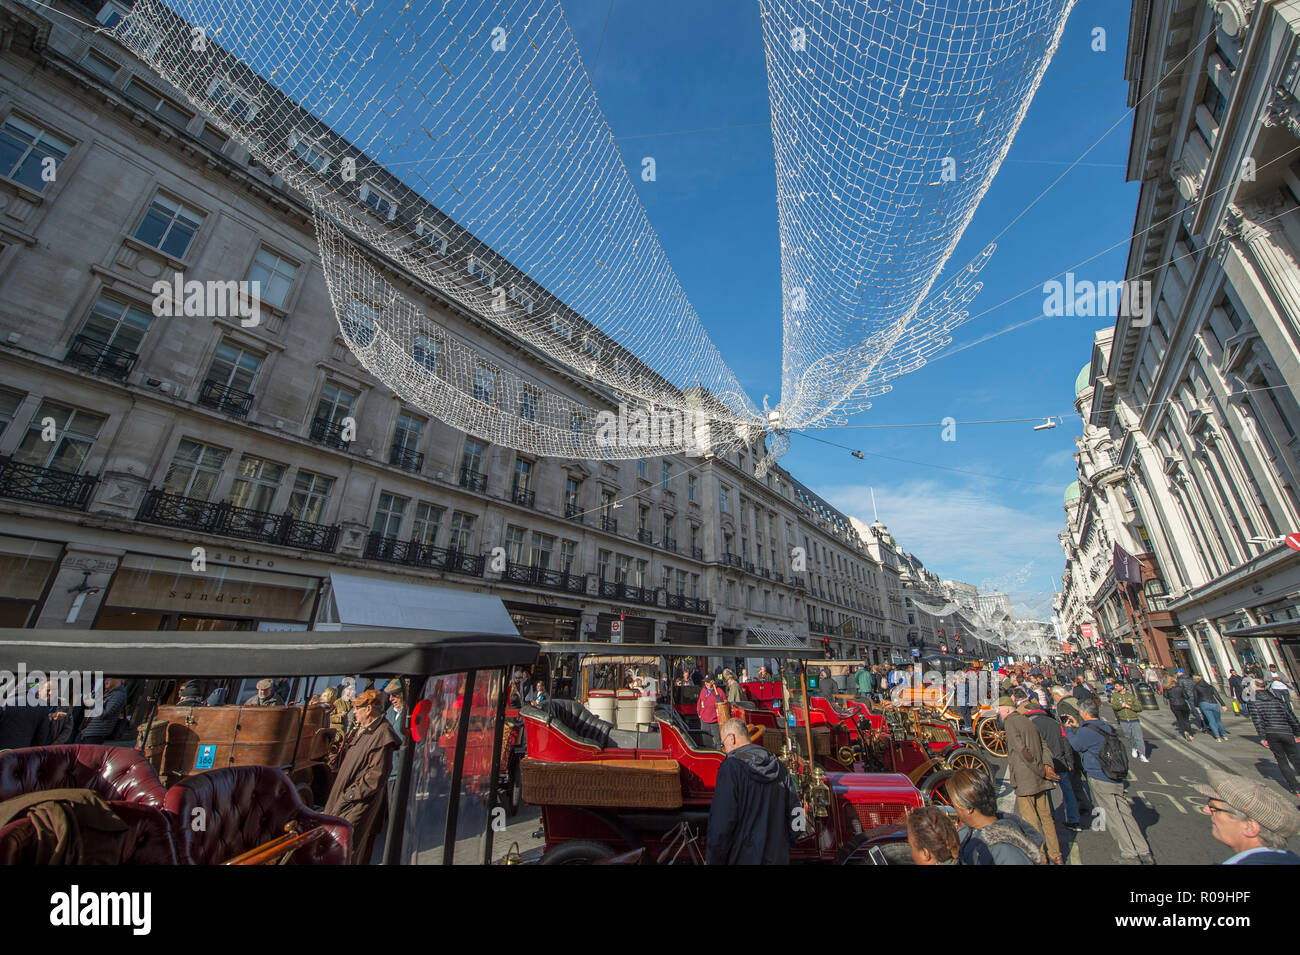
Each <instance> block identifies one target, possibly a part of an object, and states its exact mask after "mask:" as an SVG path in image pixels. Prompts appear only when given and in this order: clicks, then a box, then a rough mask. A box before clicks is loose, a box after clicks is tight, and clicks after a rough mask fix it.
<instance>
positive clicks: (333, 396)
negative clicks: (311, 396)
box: [316, 381, 357, 427]
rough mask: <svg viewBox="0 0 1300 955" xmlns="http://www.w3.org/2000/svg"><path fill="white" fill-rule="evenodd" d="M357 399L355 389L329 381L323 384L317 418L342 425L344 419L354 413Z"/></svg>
mask: <svg viewBox="0 0 1300 955" xmlns="http://www.w3.org/2000/svg"><path fill="white" fill-rule="evenodd" d="M356 400H357V393H356V392H355V391H350V390H349V389H347V388H344V387H342V386H341V385H336V384H334V383H333V382H330V381H327V382H325V384H324V385H322V386H321V390H320V399H319V400H317V402H316V419H317V420H318V421H320V420H323V421H324V422H325V423H326V424H329V425H332V426H336V427H337V426H340V425H341V424H342V423H343V419H344V418H346V417H348V416H349V415H351V414H352V406H353V405H354V404H355V403H356Z"/></svg>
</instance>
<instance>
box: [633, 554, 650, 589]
mask: <svg viewBox="0 0 1300 955" xmlns="http://www.w3.org/2000/svg"><path fill="white" fill-rule="evenodd" d="M649 569H650V562H649V561H645V560H638V561H637V562H636V584H635V586H637V587H644V586H645V585H646V582H647V581H646V573H647V572H648V571H649Z"/></svg>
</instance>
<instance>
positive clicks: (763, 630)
mask: <svg viewBox="0 0 1300 955" xmlns="http://www.w3.org/2000/svg"><path fill="white" fill-rule="evenodd" d="M745 637H746V640H747V642H748V645H749V646H750V647H774V648H776V647H780V648H791V647H803V646H806V645H807V644H805V643H804V641H802V640H800V639H799V637H798V636H796V635H795V634H793V633H791V632H790V631H789V630H774V629H772V628H771V627H750V628H749V629H748V630H746V631H745ZM737 649H741V648H739V647H738V648H737Z"/></svg>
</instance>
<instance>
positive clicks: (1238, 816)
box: [1192, 770, 1300, 865]
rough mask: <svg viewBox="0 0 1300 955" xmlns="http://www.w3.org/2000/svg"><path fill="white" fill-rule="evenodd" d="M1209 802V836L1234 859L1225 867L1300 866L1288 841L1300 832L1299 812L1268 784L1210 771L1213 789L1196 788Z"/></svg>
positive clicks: (1208, 787)
mask: <svg viewBox="0 0 1300 955" xmlns="http://www.w3.org/2000/svg"><path fill="white" fill-rule="evenodd" d="M1192 788H1193V789H1195V790H1196V791H1197V792H1199V793H1200V794H1201V795H1203V796H1206V797H1208V800H1209V801H1208V802H1207V803H1206V804H1205V806H1204V807H1203V808H1202V809H1201V811H1202V812H1204V813H1205V814H1206V815H1208V816H1209V817H1210V833H1211V834H1212V835H1213V836H1214V838H1216V839H1218V840H1219V841H1220V842H1222V843H1223V844H1224V845H1225V846H1227V847H1228V848H1229V849H1232V850H1233V853H1234V854H1233V855H1232V856H1231V857H1230V858H1228V859H1225V860H1224V861H1223V865H1300V856H1298V855H1296V854H1295V853H1294V852H1292V851H1291V850H1290V849H1288V848H1287V840H1288V839H1289V838H1290V837H1291V836H1293V835H1295V834H1296V833H1297V832H1300V812H1296V810H1295V807H1293V806H1291V805H1290V804H1289V803H1288V801H1287V800H1286V799H1285V798H1284V797H1282V796H1281V795H1279V794H1278V793H1277V792H1276V791H1275V790H1273V789H1272V788H1271V787H1270V786H1268V785H1267V784H1265V783H1263V782H1260V781H1259V780H1249V779H1245V778H1244V777H1242V776H1233V775H1231V774H1229V773H1223V772H1219V771H1218V770H1211V771H1210V785H1208V786H1193V787H1192Z"/></svg>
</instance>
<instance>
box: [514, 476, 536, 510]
mask: <svg viewBox="0 0 1300 955" xmlns="http://www.w3.org/2000/svg"><path fill="white" fill-rule="evenodd" d="M536 500H537V493H536V492H535V491H530V490H528V486H527V485H523V484H520V483H519V482H518V481H516V482H515V483H514V484H513V485H512V486H511V488H510V502H511V503H512V504H518V505H519V506H520V507H532V506H533V503H534V502H535V501H536Z"/></svg>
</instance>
